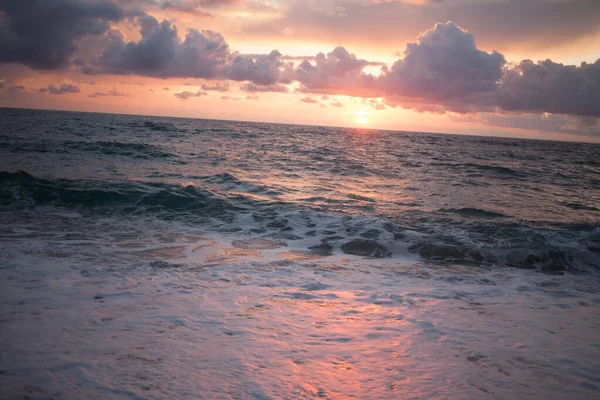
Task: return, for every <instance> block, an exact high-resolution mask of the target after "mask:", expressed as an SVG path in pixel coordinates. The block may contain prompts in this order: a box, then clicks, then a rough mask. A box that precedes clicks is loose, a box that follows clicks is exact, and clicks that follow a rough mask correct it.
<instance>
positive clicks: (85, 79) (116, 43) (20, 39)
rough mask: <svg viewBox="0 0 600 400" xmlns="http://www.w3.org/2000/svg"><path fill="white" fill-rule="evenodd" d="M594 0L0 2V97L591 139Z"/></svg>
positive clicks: (62, 105) (12, 101) (598, 125)
mask: <svg viewBox="0 0 600 400" xmlns="http://www.w3.org/2000/svg"><path fill="white" fill-rule="evenodd" d="M599 57H600V1H598V0H304V1H300V0H19V1H14V0H0V107H23V108H41V109H60V110H73V111H92V112H108V113H126V114H139V115H160V116H176V117H193V118H210V119H227V120H230V119H233V120H245V121H265V122H280V123H292V124H307V125H327V126H350V127H357V126H360V127H366V128H375V129H391V130H408V131H425V132H441V133H464V134H479V135H493V136H510V137H526V138H537V139H558V140H574V141H590V142H600V60H599V59H598V58H599Z"/></svg>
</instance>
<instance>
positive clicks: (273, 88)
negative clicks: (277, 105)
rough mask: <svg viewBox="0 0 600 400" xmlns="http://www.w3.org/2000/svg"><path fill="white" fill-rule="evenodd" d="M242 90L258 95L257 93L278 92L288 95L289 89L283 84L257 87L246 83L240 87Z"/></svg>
mask: <svg viewBox="0 0 600 400" xmlns="http://www.w3.org/2000/svg"><path fill="white" fill-rule="evenodd" d="M240 89H241V90H243V91H244V92H250V93H256V92H278V93H287V92H288V88H287V86H285V85H281V84H273V85H266V86H259V85H255V84H253V83H252V82H248V83H244V84H243V85H242V86H240Z"/></svg>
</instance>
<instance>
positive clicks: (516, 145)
mask: <svg viewBox="0 0 600 400" xmlns="http://www.w3.org/2000/svg"><path fill="white" fill-rule="evenodd" d="M0 227H1V229H0V279H1V280H0V312H1V314H0V380H2V385H0V397H1V398H23V397H24V396H25V397H28V398H105V399H109V398H156V399H163V398H164V399H170V398H183V399H186V398H189V399H198V398H258V399H267V398H290V399H295V398H403V399H409V398H414V399H420V398H507V399H509V398H515V397H519V398H541V397H544V398H557V399H564V398H574V399H580V398H594V397H597V396H600V339H599V336H598V334H597V332H598V327H599V324H600V279H599V276H600V275H599V272H600V146H599V145H593V144H582V143H566V142H551V141H534V140H520V139H507V138H491V137H477V136H462V135H440V134H431V133H422V132H393V131H377V130H366V129H350V128H332V127H318V126H299V125H283V124H267V123H250V122H233V121H215V120H200V119H181V118H161V117H142V116H126V115H110V114H88V113H73V112H55V111H33V110H18V109H0Z"/></svg>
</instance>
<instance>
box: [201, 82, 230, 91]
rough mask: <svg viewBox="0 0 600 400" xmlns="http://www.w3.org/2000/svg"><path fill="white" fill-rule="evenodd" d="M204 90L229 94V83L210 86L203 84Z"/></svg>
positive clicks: (217, 83)
mask: <svg viewBox="0 0 600 400" xmlns="http://www.w3.org/2000/svg"><path fill="white" fill-rule="evenodd" d="M201 88H202V90H206V91H215V92H229V83H228V82H225V83H219V82H216V83H215V84H214V85H208V84H206V83H204V84H202V86H201Z"/></svg>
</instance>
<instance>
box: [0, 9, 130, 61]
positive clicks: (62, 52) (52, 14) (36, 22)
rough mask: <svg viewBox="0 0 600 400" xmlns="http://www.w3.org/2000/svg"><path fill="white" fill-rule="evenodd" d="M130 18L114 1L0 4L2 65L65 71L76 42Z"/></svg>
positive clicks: (100, 33)
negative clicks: (62, 69)
mask: <svg viewBox="0 0 600 400" xmlns="http://www.w3.org/2000/svg"><path fill="white" fill-rule="evenodd" d="M128 15H131V12H128V11H126V10H125V9H124V8H122V7H121V6H119V5H117V4H116V3H114V2H112V1H106V0H98V1H93V2H91V1H83V0H52V1H47V0H22V1H14V0H0V62H2V63H21V64H25V65H28V66H30V67H32V68H39V69H57V68H63V67H66V66H67V65H68V63H69V59H70V58H71V56H72V55H73V54H74V53H75V51H76V49H77V47H76V41H77V40H78V39H80V38H82V37H84V36H86V35H102V34H104V33H105V32H106V31H107V30H108V29H109V28H110V23H111V22H116V21H120V20H122V19H124V18H126V17H127V16H128Z"/></svg>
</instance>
